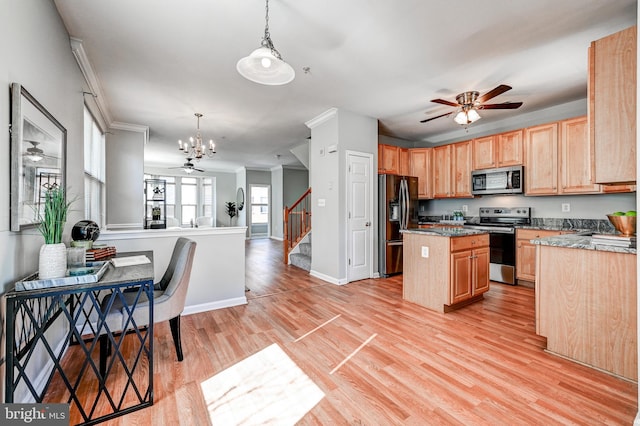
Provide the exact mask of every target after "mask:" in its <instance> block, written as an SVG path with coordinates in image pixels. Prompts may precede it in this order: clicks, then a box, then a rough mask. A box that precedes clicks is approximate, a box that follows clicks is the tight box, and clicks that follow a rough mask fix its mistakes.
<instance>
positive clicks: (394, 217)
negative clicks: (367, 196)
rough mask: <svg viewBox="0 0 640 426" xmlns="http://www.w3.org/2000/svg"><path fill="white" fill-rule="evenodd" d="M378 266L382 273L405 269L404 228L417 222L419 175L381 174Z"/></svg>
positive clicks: (387, 273)
mask: <svg viewBox="0 0 640 426" xmlns="http://www.w3.org/2000/svg"><path fill="white" fill-rule="evenodd" d="M378 203H379V211H378V267H379V271H380V275H381V276H384V277H388V276H389V275H393V274H399V273H401V272H402V233H401V232H400V231H401V230H404V229H408V228H416V227H417V226H418V178H417V177H413V176H397V175H379V176H378Z"/></svg>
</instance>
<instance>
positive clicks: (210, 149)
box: [178, 112, 216, 160]
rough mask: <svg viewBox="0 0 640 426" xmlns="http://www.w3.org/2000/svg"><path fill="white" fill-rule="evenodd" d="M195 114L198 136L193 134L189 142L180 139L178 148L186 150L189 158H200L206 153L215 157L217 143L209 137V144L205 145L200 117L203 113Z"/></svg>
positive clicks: (210, 156)
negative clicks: (201, 132)
mask: <svg viewBox="0 0 640 426" xmlns="http://www.w3.org/2000/svg"><path fill="white" fill-rule="evenodd" d="M194 115H195V116H196V119H197V125H196V136H195V137H193V136H191V137H190V138H189V142H182V139H180V140H179V141H178V149H179V150H180V151H182V152H184V153H185V154H186V155H187V157H188V158H189V159H191V158H195V159H196V160H200V159H201V158H202V157H204V156H205V155H206V156H207V157H209V158H213V156H214V155H215V154H216V144H214V143H213V139H209V146H205V145H204V144H203V143H202V135H201V134H200V117H202V114H200V113H199V112H196V113H195V114H194Z"/></svg>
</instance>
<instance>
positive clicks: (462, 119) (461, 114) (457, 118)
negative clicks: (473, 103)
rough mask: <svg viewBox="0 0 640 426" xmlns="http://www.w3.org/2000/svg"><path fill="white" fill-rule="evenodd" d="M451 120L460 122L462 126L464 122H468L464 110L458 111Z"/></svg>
mask: <svg viewBox="0 0 640 426" xmlns="http://www.w3.org/2000/svg"><path fill="white" fill-rule="evenodd" d="M453 121H455V122H456V123H458V124H460V125H461V126H464V125H465V124H469V123H468V122H467V113H466V112H464V111H460V112H458V113H457V114H456V116H455V117H453Z"/></svg>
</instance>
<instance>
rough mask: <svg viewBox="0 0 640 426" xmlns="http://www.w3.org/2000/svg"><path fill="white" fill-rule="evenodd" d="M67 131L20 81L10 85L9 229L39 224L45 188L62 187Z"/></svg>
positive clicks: (63, 184) (64, 175)
mask: <svg viewBox="0 0 640 426" xmlns="http://www.w3.org/2000/svg"><path fill="white" fill-rule="evenodd" d="M66 145H67V130H66V129H65V128H64V127H63V126H62V125H61V124H60V123H59V122H58V120H56V119H55V118H54V117H53V116H52V115H51V114H50V113H49V111H47V110H46V109H45V108H44V107H43V106H42V105H41V104H40V103H39V102H38V101H37V100H36V99H35V98H34V97H33V96H31V94H30V93H29V92H28V91H27V90H26V89H25V88H24V87H22V86H21V85H20V84H18V83H13V84H11V230H12V231H20V230H22V229H24V228H29V227H34V226H36V225H37V224H38V223H39V220H38V217H40V213H41V209H42V208H43V207H44V195H45V193H46V191H47V189H50V188H56V187H61V188H64V187H65V181H66V155H65V154H66Z"/></svg>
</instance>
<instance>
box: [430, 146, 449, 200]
mask: <svg viewBox="0 0 640 426" xmlns="http://www.w3.org/2000/svg"><path fill="white" fill-rule="evenodd" d="M449 197H451V145H442V146H436V147H435V148H433V198H449Z"/></svg>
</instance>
